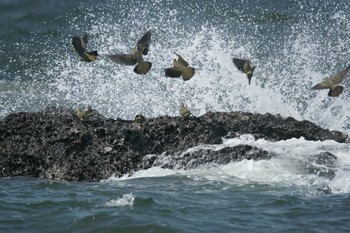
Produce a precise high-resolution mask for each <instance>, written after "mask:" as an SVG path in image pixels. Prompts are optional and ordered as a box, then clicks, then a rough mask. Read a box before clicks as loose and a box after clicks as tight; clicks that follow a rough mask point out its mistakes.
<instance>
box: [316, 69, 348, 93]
mask: <svg viewBox="0 0 350 233" xmlns="http://www.w3.org/2000/svg"><path fill="white" fill-rule="evenodd" d="M349 71H350V65H349V66H348V67H346V68H345V69H344V70H342V71H340V72H338V73H337V74H336V75H334V76H331V77H326V78H325V79H324V81H323V82H321V83H319V84H317V85H316V86H313V87H312V88H311V89H313V90H321V89H329V92H328V96H331V97H337V96H339V95H340V94H341V93H342V92H343V90H344V87H343V86H340V85H339V84H340V83H341V82H343V80H344V79H345V78H346V76H348V74H349Z"/></svg>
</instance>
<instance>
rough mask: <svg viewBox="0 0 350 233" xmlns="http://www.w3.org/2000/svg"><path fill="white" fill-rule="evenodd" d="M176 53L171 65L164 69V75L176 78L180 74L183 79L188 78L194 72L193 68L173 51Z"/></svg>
mask: <svg viewBox="0 0 350 233" xmlns="http://www.w3.org/2000/svg"><path fill="white" fill-rule="evenodd" d="M175 54H176V55H177V57H178V58H177V60H176V58H175V59H174V60H173V66H172V67H170V68H166V69H165V76H167V77H171V78H177V77H180V75H182V78H183V80H184V81H187V80H190V79H191V78H192V77H193V75H194V72H195V68H193V67H190V66H189V65H188V62H187V61H185V60H184V59H183V58H182V57H181V56H180V55H179V54H177V53H175Z"/></svg>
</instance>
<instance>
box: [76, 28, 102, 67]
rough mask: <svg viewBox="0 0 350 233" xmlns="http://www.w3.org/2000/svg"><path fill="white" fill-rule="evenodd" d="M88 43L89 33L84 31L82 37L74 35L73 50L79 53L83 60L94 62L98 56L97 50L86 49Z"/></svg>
mask: <svg viewBox="0 0 350 233" xmlns="http://www.w3.org/2000/svg"><path fill="white" fill-rule="evenodd" d="M87 43H88V34H87V33H84V34H83V36H82V37H79V36H74V37H73V38H72V45H73V50H74V51H76V52H77V53H78V55H79V56H80V57H81V60H82V61H87V62H92V61H95V60H96V58H97V51H91V52H87V51H86V45H87Z"/></svg>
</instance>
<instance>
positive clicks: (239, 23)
mask: <svg viewBox="0 0 350 233" xmlns="http://www.w3.org/2000/svg"><path fill="white" fill-rule="evenodd" d="M329 4H331V3H328V2H327V1H324V2H323V4H317V6H318V7H313V8H312V7H310V6H312V1H311V2H308V3H303V4H301V3H300V4H299V3H295V2H289V3H288V5H287V6H284V7H282V8H281V7H279V5H278V3H274V2H273V3H271V4H269V5H266V6H264V5H260V6H253V5H250V4H249V3H246V4H242V3H241V2H239V1H238V2H234V3H226V2H224V1H215V3H208V2H206V1H204V2H202V3H188V2H186V4H183V2H182V1H180V2H178V1H167V2H160V1H149V2H147V3H145V2H141V1H137V0H134V1H110V2H108V3H103V4H102V3H100V4H97V5H92V4H87V5H82V4H80V7H79V8H78V10H77V11H76V12H74V14H77V15H74V14H73V13H69V14H67V16H66V17H67V19H68V22H69V27H68V28H62V29H60V30H62V32H61V35H60V36H59V37H60V38H59V39H60V41H59V42H57V41H58V38H56V37H51V36H47V37H45V40H42V41H41V42H42V43H44V44H45V46H41V47H40V48H42V47H44V48H45V49H43V50H42V51H40V55H41V58H40V59H42V60H43V61H42V64H41V65H40V69H33V68H30V65H29V68H28V67H26V68H24V69H23V73H22V74H18V75H16V80H17V81H16V82H17V84H18V85H20V86H21V90H22V93H20V94H19V93H18V92H16V91H14V92H15V95H14V96H11V95H10V94H9V93H7V94H3V93H2V96H5V98H2V102H1V103H0V105H1V107H2V109H3V111H1V115H2V116H4V115H6V114H8V113H9V112H13V111H19V110H29V111H30V110H38V109H41V108H43V107H44V106H46V105H49V104H51V105H52V104H59V105H66V106H70V107H77V106H86V105H90V106H92V107H93V108H96V109H98V110H99V111H100V112H101V113H102V114H105V115H107V116H110V117H121V118H125V119H131V118H133V116H135V115H136V114H138V113H142V114H144V115H146V116H147V117H155V116H159V115H177V114H178V106H179V103H180V102H185V103H186V105H187V106H188V107H189V108H190V109H191V111H192V112H193V114H195V115H201V114H204V113H205V112H208V111H250V112H259V113H265V112H270V113H274V114H277V113H278V114H282V115H283V116H292V117H295V118H297V119H307V120H311V121H313V122H316V123H318V124H320V125H322V126H324V127H327V128H331V129H337V130H342V131H346V132H349V131H350V117H349V114H348V113H349V112H350V106H349V105H347V104H346V102H347V99H348V98H349V96H350V94H349V92H348V91H347V88H346V89H345V91H344V93H343V94H342V95H341V96H340V97H339V98H329V97H327V93H326V91H310V87H311V86H313V85H314V84H316V83H318V82H320V81H322V77H323V76H327V75H331V74H334V73H335V72H338V71H339V70H341V69H343V68H344V67H345V66H346V65H347V63H348V60H347V58H346V57H347V49H346V48H347V45H348V44H349V38H350V37H349V30H344V29H348V28H349V27H350V26H349V25H350V22H349V17H350V16H349V14H348V13H347V12H349V11H348V10H349V9H348V8H349V6H348V5H347V4H346V3H343V2H341V3H340V4H339V5H336V6H335V7H334V10H333V11H332V12H325V11H323V8H324V7H326V6H327V7H328V5H329ZM248 9H249V10H248ZM333 25H337V27H335V26H333ZM146 30H152V32H153V35H152V43H151V50H150V53H149V55H148V56H147V57H146V59H147V60H149V61H151V62H152V63H153V66H152V69H151V71H150V72H149V73H148V74H147V75H145V76H139V75H137V74H135V73H133V71H132V68H131V67H127V66H121V65H118V64H115V63H112V62H111V61H110V60H109V59H108V58H107V57H106V55H107V54H113V53H120V52H123V53H125V52H128V51H130V49H131V48H132V47H134V46H135V45H136V42H137V40H138V39H139V38H140V37H141V36H142V35H143V33H144V32H145V31H146ZM84 31H87V32H88V33H89V34H90V41H89V44H88V50H89V49H90V50H95V49H96V50H98V52H99V55H100V56H99V57H98V60H97V61H96V62H92V63H84V62H80V61H79V58H78V57H77V55H76V54H75V53H74V52H72V51H71V48H70V38H71V35H73V34H79V33H80V34H81V33H82V32H84ZM54 42H57V43H54ZM35 43H36V42H35V41H34V40H30V41H29V42H28V44H22V45H21V44H19V45H18V46H19V47H21V46H23V48H22V49H24V50H30V49H29V48H31V49H33V48H32V47H34V48H36V49H37V47H36V44H35ZM175 52H176V53H179V54H181V55H182V56H183V57H184V58H185V59H186V60H187V61H188V62H189V63H190V65H192V66H194V67H195V68H196V74H195V76H194V78H193V79H191V80H190V81H188V82H184V81H182V80H180V79H170V78H166V77H165V76H164V68H166V67H169V66H170V65H171V63H172V59H173V58H174V57H175V54H174V53H175ZM233 56H238V57H243V58H251V59H252V60H253V62H254V63H256V64H257V69H256V71H255V74H254V77H253V79H252V84H251V85H248V81H247V79H246V77H245V75H244V74H242V73H241V72H239V71H238V70H237V69H236V68H235V67H234V65H233V63H232V57H233ZM57 57H60V58H62V59H57ZM25 80H30V82H24V81H25ZM347 83H348V81H345V86H346V85H347ZM28 90H30V91H28ZM18 95H19V96H18Z"/></svg>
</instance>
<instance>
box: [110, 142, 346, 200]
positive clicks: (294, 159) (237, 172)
mask: <svg viewBox="0 0 350 233" xmlns="http://www.w3.org/2000/svg"><path fill="white" fill-rule="evenodd" d="M242 144H248V145H251V146H256V147H258V148H261V149H263V150H266V151H268V152H269V153H271V154H274V157H273V158H272V159H270V160H260V161H253V160H242V161H238V162H235V161H233V162H231V163H229V164H225V165H220V166H218V165H216V164H213V165H212V167H210V166H209V167H208V166H207V165H206V166H205V167H202V168H201V167H199V168H196V169H192V170H176V169H174V170H170V169H162V168H160V167H152V168H150V169H147V170H142V171H138V172H136V173H135V174H133V175H131V176H127V177H122V178H111V179H110V180H114V181H118V180H125V179H135V178H142V177H162V176H169V175H179V176H189V177H194V178H196V177H203V178H207V179H215V180H221V181H223V182H229V183H231V182H234V183H237V182H239V183H240V182H258V183H263V184H274V185H287V186H290V185H296V186H306V187H307V186H310V187H315V188H319V187H329V188H331V189H332V191H333V192H335V193H336V192H341V193H344V192H345V193H347V192H349V190H350V185H349V184H350V183H349V180H350V145H349V144H342V143H337V142H335V141H332V140H327V141H307V140H305V139H304V138H300V139H295V138H293V139H289V140H285V141H278V142H270V141H267V140H264V139H259V140H255V139H254V137H253V136H252V135H242V136H241V137H238V138H232V139H226V140H224V142H223V144H219V145H203V146H197V147H194V148H190V149H188V150H187V152H190V151H194V150H198V149H201V148H203V149H211V150H220V149H222V148H224V147H233V146H237V145H242ZM321 152H330V153H332V154H334V155H335V156H336V157H337V162H336V163H335V164H329V165H327V164H317V163H315V162H314V160H315V159H317V154H318V153H321ZM312 156H316V157H312ZM310 158H311V160H310ZM311 166H312V167H313V168H312V169H316V168H319V169H323V170H324V171H326V172H327V171H328V170H334V171H335V174H336V175H335V177H334V178H333V179H330V178H327V177H323V176H318V173H317V172H312V171H311V172H310V171H309V172H307V171H308V168H309V167H311Z"/></svg>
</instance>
